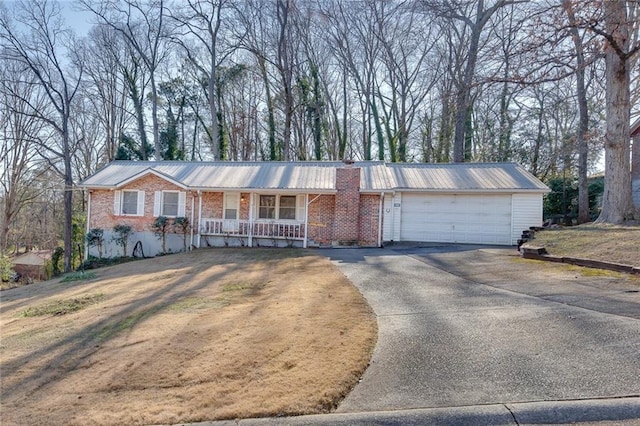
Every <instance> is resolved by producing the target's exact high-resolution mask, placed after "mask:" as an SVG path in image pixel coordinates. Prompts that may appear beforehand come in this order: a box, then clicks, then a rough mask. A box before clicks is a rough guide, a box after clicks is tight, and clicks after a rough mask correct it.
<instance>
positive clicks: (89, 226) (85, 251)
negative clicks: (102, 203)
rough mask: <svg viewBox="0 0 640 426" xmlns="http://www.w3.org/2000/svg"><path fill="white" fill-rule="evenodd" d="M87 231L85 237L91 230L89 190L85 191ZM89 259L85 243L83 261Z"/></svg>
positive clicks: (87, 247)
mask: <svg viewBox="0 0 640 426" xmlns="http://www.w3.org/2000/svg"><path fill="white" fill-rule="evenodd" d="M86 228H87V230H86V232H85V235H87V234H88V233H89V230H90V229H91V190H89V189H88V190H87V226H86ZM88 258H89V244H87V243H86V241H85V244H84V259H85V260H87V259H88Z"/></svg>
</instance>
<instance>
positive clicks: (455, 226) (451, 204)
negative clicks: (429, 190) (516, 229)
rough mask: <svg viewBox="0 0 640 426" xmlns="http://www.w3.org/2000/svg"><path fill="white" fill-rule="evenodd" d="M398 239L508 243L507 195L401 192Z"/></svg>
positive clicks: (509, 201)
mask: <svg viewBox="0 0 640 426" xmlns="http://www.w3.org/2000/svg"><path fill="white" fill-rule="evenodd" d="M400 239H401V240H402V241H429V242H446V243H477V244H504V245H510V244H511V195H426V194H412V193H406V192H405V193H403V194H402V213H401V220H400Z"/></svg>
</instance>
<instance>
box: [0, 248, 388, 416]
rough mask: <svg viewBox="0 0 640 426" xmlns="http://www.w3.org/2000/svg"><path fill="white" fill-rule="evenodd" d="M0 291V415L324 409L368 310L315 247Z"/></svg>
mask: <svg viewBox="0 0 640 426" xmlns="http://www.w3.org/2000/svg"><path fill="white" fill-rule="evenodd" d="M94 272H95V274H96V277H95V278H93V279H91V280H84V281H71V282H61V281H60V280H53V281H48V282H43V283H38V284H33V285H29V286H24V287H20V288H15V289H11V290H7V291H3V292H2V295H1V297H2V300H1V302H0V327H1V330H2V332H1V333H2V340H1V343H0V371H1V380H2V388H1V395H0V397H1V399H2V410H1V414H0V424H2V425H17V424H21V425H23V424H34V425H35V424H49V425H56V424H58V425H69V424H78V425H79V424H123V425H125V424H126V425H130V424H171V423H181V422H197V421H205V420H214V419H233V418H238V417H252V416H281V415H292V414H307V413H320V412H327V411H329V410H331V409H332V408H334V407H335V406H336V404H337V403H338V402H339V401H340V400H341V399H342V398H343V397H344V396H345V395H346V394H347V393H348V392H349V390H350V389H351V388H352V387H353V386H354V385H355V384H356V383H357V381H358V380H359V378H360V377H361V374H362V373H363V371H364V370H365V369H366V367H367V365H368V362H369V359H370V357H371V352H372V350H373V347H374V345H375V341H376V332H377V330H376V320H375V317H374V315H373V313H372V312H371V310H370V308H369V306H368V305H367V303H366V301H365V300H364V298H363V297H362V296H361V294H360V293H359V292H358V291H357V290H356V289H355V288H354V287H353V286H352V285H351V284H350V283H349V282H348V281H347V279H346V278H345V277H344V276H343V275H342V274H341V273H340V272H338V271H337V269H336V268H334V267H333V265H332V264H331V263H330V262H329V261H328V260H327V259H325V258H323V257H319V256H316V255H314V254H313V253H311V252H308V251H304V250H285V249H282V250H274V249H204V250H197V251H195V252H193V253H191V254H177V255H172V256H163V257H160V258H156V259H149V260H144V261H139V262H132V263H126V264H122V265H117V266H112V267H108V268H104V269H98V270H95V271H94Z"/></svg>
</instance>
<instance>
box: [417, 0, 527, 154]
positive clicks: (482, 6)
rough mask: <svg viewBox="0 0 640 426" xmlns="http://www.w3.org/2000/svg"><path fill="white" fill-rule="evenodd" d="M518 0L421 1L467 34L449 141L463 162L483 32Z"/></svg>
mask: <svg viewBox="0 0 640 426" xmlns="http://www.w3.org/2000/svg"><path fill="white" fill-rule="evenodd" d="M522 2H523V1H519V0H495V1H493V2H489V3H490V4H486V3H485V0H455V1H451V2H441V1H437V0H433V1H432V0H425V1H424V3H425V5H426V6H427V7H428V8H429V9H431V10H432V11H433V12H434V13H435V14H436V16H438V17H440V18H442V19H446V20H448V21H450V22H452V21H458V22H461V23H462V24H463V25H464V27H466V28H467V29H468V30H469V32H470V34H469V39H468V47H466V54H465V57H464V66H463V67H464V68H463V71H462V76H461V79H460V80H459V81H457V85H458V87H457V95H456V113H455V114H456V115H455V135H454V144H453V161H455V162H464V161H468V160H469V159H470V155H471V146H470V144H469V143H467V142H466V141H469V140H470V139H469V138H468V135H466V132H467V120H468V118H469V116H470V114H471V91H472V89H473V85H474V78H475V75H476V67H477V65H478V54H479V51H480V47H481V46H480V42H481V36H482V34H483V31H484V29H485V27H486V25H487V23H489V20H490V19H491V17H492V16H493V15H494V14H495V13H496V11H498V10H499V9H500V8H503V7H505V6H509V5H513V4H516V3H522Z"/></svg>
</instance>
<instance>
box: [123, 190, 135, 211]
mask: <svg viewBox="0 0 640 426" xmlns="http://www.w3.org/2000/svg"><path fill="white" fill-rule="evenodd" d="M122 214H126V215H137V214H138V191H122Z"/></svg>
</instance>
